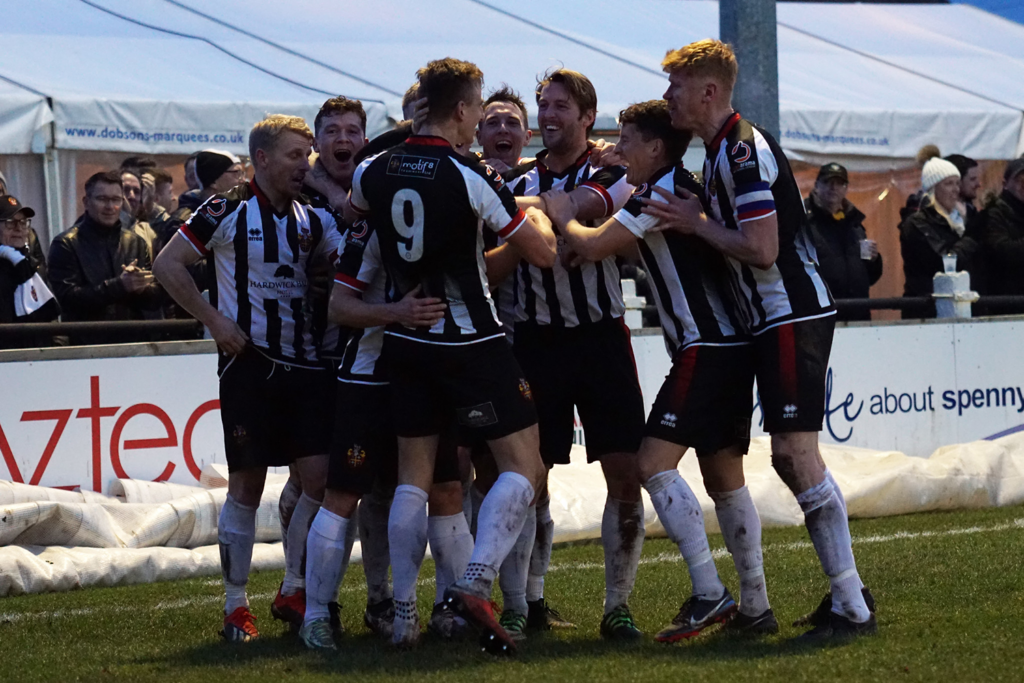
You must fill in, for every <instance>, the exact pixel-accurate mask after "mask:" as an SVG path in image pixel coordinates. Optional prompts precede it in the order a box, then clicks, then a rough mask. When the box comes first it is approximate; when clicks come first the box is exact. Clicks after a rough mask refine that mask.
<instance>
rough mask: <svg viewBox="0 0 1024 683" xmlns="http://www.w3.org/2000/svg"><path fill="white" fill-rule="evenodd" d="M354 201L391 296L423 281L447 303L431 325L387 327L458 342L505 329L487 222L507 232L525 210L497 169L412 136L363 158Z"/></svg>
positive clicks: (425, 291) (440, 142)
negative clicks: (375, 242) (491, 273)
mask: <svg viewBox="0 0 1024 683" xmlns="http://www.w3.org/2000/svg"><path fill="white" fill-rule="evenodd" d="M351 204H352V208H353V209H354V210H355V211H356V213H359V214H362V215H364V216H365V217H367V218H368V220H369V221H370V222H371V223H372V225H373V229H374V230H375V231H376V233H377V235H378V238H379V240H380V248H381V260H382V261H383V263H384V268H385V270H386V271H387V274H388V278H389V284H390V293H389V298H390V300H392V301H397V300H399V299H401V298H402V297H403V296H405V295H406V294H408V293H409V292H410V291H412V290H413V289H415V288H416V286H417V285H419V286H421V287H422V293H421V296H425V297H436V298H438V299H441V300H442V301H443V302H444V303H445V304H446V305H447V309H446V311H445V315H444V318H443V319H442V320H441V321H439V322H438V323H437V324H436V325H434V326H433V327H431V328H429V329H427V328H417V329H413V328H408V327H403V326H400V325H394V326H391V327H389V328H388V330H387V333H388V334H392V335H395V336H400V337H406V338H409V339H413V340H415V341H422V342H429V343H435V344H459V345H461V344H468V343H473V342H478V341H484V340H485V339H491V338H494V337H500V336H503V333H502V331H501V323H500V322H499V320H498V312H497V310H496V308H495V306H494V302H493V301H492V299H491V294H490V287H489V285H488V282H487V272H486V266H485V264H484V257H483V253H484V241H483V232H482V228H483V227H486V228H487V229H489V230H491V231H493V232H494V233H496V234H497V235H498V236H499V237H502V238H504V239H508V238H509V237H510V236H511V235H512V234H513V233H515V231H516V230H518V229H519V227H520V226H521V225H522V224H523V223H524V222H525V221H526V215H525V214H524V213H523V212H522V211H521V210H520V209H519V207H518V206H516V201H515V197H514V196H513V195H512V192H511V191H510V190H509V189H508V188H507V187H506V186H505V183H504V181H503V180H502V179H501V176H499V175H498V173H497V171H495V170H494V169H492V168H491V167H490V166H487V165H486V164H483V163H481V162H479V161H477V160H476V159H473V158H469V157H464V156H462V155H460V154H458V153H456V152H455V150H454V149H452V147H451V145H450V144H449V143H448V142H447V141H446V140H445V139H443V138H440V137H428V136H413V137H410V138H409V139H407V140H406V141H405V142H404V143H402V144H400V145H398V146H397V147H392V148H391V149H389V150H388V151H386V152H383V153H381V154H379V155H377V156H374V157H370V158H369V159H366V160H365V161H363V163H361V164H360V165H359V167H358V168H357V169H356V172H355V175H354V177H353V178H352V197H351Z"/></svg>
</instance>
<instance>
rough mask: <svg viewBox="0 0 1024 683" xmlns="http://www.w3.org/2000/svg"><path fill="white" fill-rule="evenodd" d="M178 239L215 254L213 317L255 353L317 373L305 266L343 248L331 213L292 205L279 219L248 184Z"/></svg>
mask: <svg viewBox="0 0 1024 683" xmlns="http://www.w3.org/2000/svg"><path fill="white" fill-rule="evenodd" d="M179 232H180V234H181V235H182V236H183V237H184V238H185V239H186V240H188V242H189V244H191V245H192V247H193V248H194V249H195V250H196V251H197V252H198V253H199V254H201V255H206V254H209V253H211V252H212V253H213V258H214V264H215V267H216V271H217V292H218V297H217V307H218V310H220V312H221V313H223V314H224V315H225V316H227V317H228V318H230V319H232V320H234V321H235V322H236V323H238V326H239V327H241V328H242V331H243V332H245V333H246V334H247V335H248V336H249V338H250V340H252V343H253V344H254V345H255V346H256V347H258V348H259V349H260V350H261V351H262V352H263V353H265V354H266V355H267V356H269V357H271V358H273V359H275V360H279V361H283V362H286V363H293V364H296V365H305V366H308V367H319V363H318V360H319V359H318V355H317V349H316V345H315V343H314V340H313V335H312V327H313V325H312V310H311V307H310V304H309V277H308V275H307V267H308V264H309V263H310V261H311V260H312V259H313V258H315V257H317V256H319V255H321V254H322V253H326V254H331V253H334V252H336V251H337V248H338V245H339V244H340V243H341V235H340V234H339V232H338V227H337V224H336V223H335V220H334V218H333V216H332V215H331V214H330V212H328V211H325V210H323V209H315V208H313V207H311V206H309V205H308V204H306V203H305V202H304V201H302V200H293V201H292V202H291V204H290V206H289V208H288V211H286V212H285V213H283V214H277V213H276V212H275V211H274V207H273V206H272V205H271V204H270V202H269V201H268V200H267V198H266V197H265V196H264V195H263V193H262V192H261V191H260V189H259V187H257V185H256V182H255V181H252V182H250V183H246V184H244V185H239V186H237V187H235V188H233V189H231V190H229V191H227V192H225V193H224V194H218V195H214V196H213V197H211V198H210V199H209V200H207V201H206V202H205V203H204V204H203V205H202V206H201V207H199V209H197V210H196V213H194V214H193V215H192V217H191V218H190V219H189V220H188V222H187V223H185V225H183V226H182V227H181V229H180V230H179Z"/></svg>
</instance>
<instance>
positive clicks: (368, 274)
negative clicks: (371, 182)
mask: <svg viewBox="0 0 1024 683" xmlns="http://www.w3.org/2000/svg"><path fill="white" fill-rule="evenodd" d="M338 251H339V252H340V254H339V256H338V270H337V272H336V273H335V275H334V284H335V285H340V286H342V287H348V288H350V289H354V290H355V291H357V292H359V293H360V294H362V299H363V301H365V302H366V303H368V304H382V303H387V302H388V300H389V299H388V296H387V291H388V288H389V287H388V278H387V274H386V272H385V271H384V266H383V264H382V263H381V260H380V241H379V240H378V239H377V233H376V232H374V231H373V229H372V228H371V227H370V224H369V223H367V222H366V221H364V220H360V221H356V223H355V225H353V226H352V229H351V230H349V231H348V234H347V235H345V241H344V243H343V244H342V246H341V247H339V248H338ZM383 345H384V326H383V325H380V326H378V327H367V328H365V329H353V330H350V332H349V337H348V343H347V345H346V346H345V350H344V353H343V354H342V356H341V365H340V367H339V368H338V380H339V381H341V382H349V383H352V384H376V385H382V384H387V383H388V382H387V380H386V379H385V378H384V376H383V373H382V372H381V370H380V368H378V367H377V366H378V361H379V360H380V350H381V348H382V347H383Z"/></svg>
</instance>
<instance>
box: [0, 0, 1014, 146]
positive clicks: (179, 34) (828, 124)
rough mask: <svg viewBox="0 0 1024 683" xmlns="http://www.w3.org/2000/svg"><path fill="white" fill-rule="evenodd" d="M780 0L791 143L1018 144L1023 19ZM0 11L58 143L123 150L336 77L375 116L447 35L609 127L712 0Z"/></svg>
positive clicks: (448, 45) (167, 141) (291, 109)
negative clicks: (45, 99) (44, 101)
mask: <svg viewBox="0 0 1024 683" xmlns="http://www.w3.org/2000/svg"><path fill="white" fill-rule="evenodd" d="M777 13H778V22H779V29H778V35H779V81H780V82H779V91H780V110H781V112H780V113H781V124H782V125H781V127H782V133H783V135H782V140H781V142H782V143H783V145H784V146H785V147H786V148H787V149H788V150H789V151H790V152H792V153H794V154H795V155H796V156H797V157H804V158H808V159H815V158H817V157H819V156H825V155H827V156H829V157H844V158H858V157H859V158H870V159H874V160H878V162H879V163H891V162H892V161H893V160H904V161H905V160H907V159H909V158H911V157H913V155H914V153H915V152H916V151H917V149H918V148H919V147H920V146H921V145H922V144H925V143H928V142H934V143H936V144H938V145H939V146H940V148H941V149H942V150H943V152H944V153H950V152H960V153H963V154H967V155H969V156H973V157H975V158H980V159H990V158H1006V157H1009V156H1013V155H1015V154H1019V153H1020V152H1021V151H1024V148H1021V128H1022V119H1024V115H1022V113H1021V110H1022V109H1024V26H1021V25H1019V24H1015V23H1013V22H1009V21H1006V20H1005V19H1002V18H1000V17H996V16H994V15H991V14H988V13H986V12H983V11H981V10H978V9H976V8H974V7H971V6H967V5H858V4H835V3H823V4H808V3H780V4H779V5H777ZM5 16H6V18H7V22H6V23H5V29H4V32H5V42H6V44H7V45H8V46H9V48H8V49H6V50H5V60H4V63H3V65H0V77H8V78H11V79H13V80H15V81H17V82H19V83H22V84H24V85H27V86H29V87H30V88H32V89H35V90H37V91H39V92H40V93H44V94H46V95H48V96H50V97H52V99H53V107H54V114H55V116H56V119H57V124H58V125H57V140H56V144H57V145H58V146H60V147H71V148H87V149H124V150H126V151H127V150H132V151H136V150H146V151H178V152H181V151H185V150H186V149H188V150H189V151H191V150H192V149H194V148H195V147H196V146H197V145H196V141H195V140H194V139H192V138H191V137H188V138H184V139H185V140H186V141H187V142H179V141H178V140H179V139H182V138H181V137H179V134H180V135H181V136H184V135H189V136H191V135H200V136H209V137H210V138H211V144H213V142H216V143H217V144H218V145H220V146H226V147H230V148H232V149H234V150H235V151H244V143H237V142H232V139H233V136H241V138H239V139H244V133H245V132H246V131H247V130H248V127H249V126H251V124H252V122H253V121H255V120H256V119H258V118H260V117H261V116H262V114H263V113H264V112H267V111H270V110H275V111H284V112H287V113H296V114H299V115H303V116H305V117H307V119H312V116H313V114H315V111H316V109H317V108H318V107H319V105H320V103H322V101H323V99H324V98H325V97H326V96H328V95H329V94H345V95H348V96H352V97H358V98H361V99H363V101H364V102H366V103H367V105H368V107H367V108H368V113H369V114H370V118H371V122H370V125H368V128H369V129H370V131H371V133H372V132H374V131H377V130H380V129H381V128H382V127H384V125H385V120H384V114H385V111H388V112H390V113H391V114H392V115H393V116H395V117H398V116H400V113H399V111H398V100H399V99H400V96H401V93H403V92H404V91H405V89H406V88H407V87H408V85H409V84H410V83H412V82H413V80H414V78H415V72H416V69H418V68H419V67H420V66H422V65H423V64H424V63H425V62H426V61H428V60H430V59H434V58H438V57H442V56H446V55H451V56H455V57H459V58H462V59H469V60H472V61H475V62H476V63H477V64H479V65H480V67H481V68H482V69H483V70H484V73H485V74H486V77H487V85H488V86H489V87H495V86H497V85H498V84H499V83H501V82H507V83H509V84H510V85H511V86H513V87H514V88H516V89H518V90H520V92H523V93H524V94H527V103H528V105H529V106H530V108H531V109H534V107H533V102H532V97H529V93H530V92H531V91H532V89H533V86H534V84H535V82H536V77H537V76H538V75H539V74H541V73H543V72H544V71H545V70H547V69H549V68H551V67H556V66H561V65H564V66H566V67H569V68H574V69H577V70H579V71H582V72H583V73H586V74H587V75H588V76H590V78H591V79H592V80H593V81H594V84H595V86H596V88H597V92H598V95H599V115H598V121H597V127H598V128H614V127H615V118H616V115H617V114H618V112H619V111H620V110H621V109H622V108H623V107H625V106H627V105H628V104H630V103H632V102H636V101H640V100H645V99H654V98H657V97H660V96H661V94H662V93H663V92H664V88H665V76H664V74H663V73H662V72H661V68H660V61H661V59H662V57H663V56H664V54H665V51H666V50H667V49H669V48H672V47H678V46H680V45H683V44H685V43H687V42H690V41H692V40H697V39H700V38H703V37H708V36H717V35H718V3H717V2H715V1H713V0H644V1H643V2H640V1H639V0H634V1H633V2H631V3H627V4H623V3H622V2H621V0H614V1H613V0H590V1H589V2H588V3H587V5H586V11H585V12H581V11H580V8H579V6H578V5H574V4H571V3H551V2H550V1H549V0H431V2H430V3H421V4H410V3H409V2H408V1H407V0H346V2H345V3H326V2H322V0H291V1H290V2H289V3H288V7H287V11H284V10H282V5H281V4H280V3H277V2H272V1H271V0H219V2H217V3H215V4H211V3H203V2H200V0H79V2H67V1H66V0H65V1H62V0H35V1H34V2H33V3H16V4H15V5H14V6H12V7H11V8H9V9H8V12H7V14H6V15H5ZM188 36H200V37H201V38H202V39H197V38H195V37H188ZM2 116H3V115H2V114H0V117H2ZM0 120H2V119H0ZM139 136H144V137H145V139H144V140H141V141H140V140H139V139H138V137H139ZM129 138H135V139H129ZM224 139H226V141H225V140H224ZM887 160H888V161H887Z"/></svg>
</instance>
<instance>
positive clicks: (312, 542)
mask: <svg viewBox="0 0 1024 683" xmlns="http://www.w3.org/2000/svg"><path fill="white" fill-rule="evenodd" d="M349 526H350V525H349V520H347V519H345V518H344V517H342V516H340V515H336V514H334V513H333V512H331V511H330V510H327V509H326V508H320V511H319V512H318V513H316V517H314V518H313V524H312V525H311V526H310V527H309V535H308V536H307V538H306V622H307V623H308V622H309V621H312V620H313V619H322V618H327V617H330V610H329V609H328V608H327V604H328V603H330V602H333V601H334V600H335V598H336V597H337V595H338V587H339V586H341V581H342V579H344V578H345V569H346V564H347V563H346V562H344V559H345V544H346V543H345V542H346V538H347V537H348V528H349Z"/></svg>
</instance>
